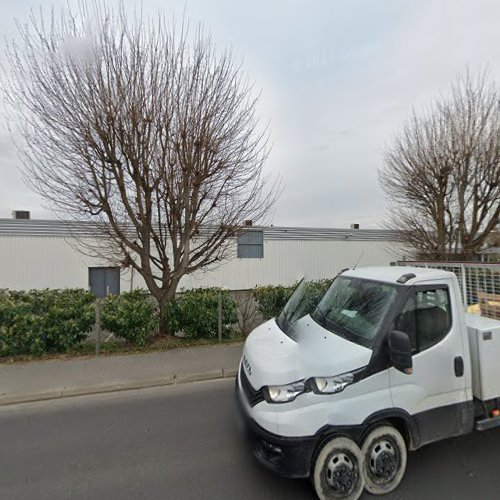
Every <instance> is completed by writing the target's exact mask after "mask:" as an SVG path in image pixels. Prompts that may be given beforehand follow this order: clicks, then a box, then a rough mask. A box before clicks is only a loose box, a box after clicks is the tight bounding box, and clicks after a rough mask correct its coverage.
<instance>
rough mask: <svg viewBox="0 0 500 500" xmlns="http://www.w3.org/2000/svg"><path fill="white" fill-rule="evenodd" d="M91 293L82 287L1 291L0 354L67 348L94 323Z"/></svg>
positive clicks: (50, 351) (37, 353)
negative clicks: (80, 288) (81, 288)
mask: <svg viewBox="0 0 500 500" xmlns="http://www.w3.org/2000/svg"><path fill="white" fill-rule="evenodd" d="M93 301H94V296H93V295H92V294H91V293H90V292H87V291H85V290H79V289H67V290H30V291H26V292H18V291H8V290H2V291H1V292H0V356H15V355H20V354H28V355H33V356H40V355H42V354H45V353H61V352H68V351H70V350H71V349H73V348H75V347H76V346H77V345H78V344H79V343H80V342H81V341H82V340H84V339H85V338H86V336H87V333H88V332H89V330H90V329H91V327H92V325H93V323H94V307H93Z"/></svg>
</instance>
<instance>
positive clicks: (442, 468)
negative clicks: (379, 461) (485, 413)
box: [0, 380, 500, 500]
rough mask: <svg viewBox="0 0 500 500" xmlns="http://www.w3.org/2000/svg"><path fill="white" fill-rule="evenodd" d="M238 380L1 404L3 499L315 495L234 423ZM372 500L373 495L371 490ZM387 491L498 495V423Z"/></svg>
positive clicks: (422, 456)
mask: <svg viewBox="0 0 500 500" xmlns="http://www.w3.org/2000/svg"><path fill="white" fill-rule="evenodd" d="M233 383H234V382H233V381H232V380H221V381H212V382H199V383H196V384H183V385H180V386H171V387H165V388H161V389H145V390H141V391H134V392H123V393H115V394H111V395H110V394H108V395H99V396H87V397H79V398H71V399H66V400H59V401H53V402H43V403H33V404H24V405H17V406H11V407H4V408H2V409H0V446H1V453H0V499H1V500H16V499H23V500H29V499H50V500H56V499H92V500H101V499H102V500H110V499H120V500H128V499H168V500H176V499H183V500H184V499H217V500H223V499H231V500H233V499H238V500H244V499H263V500H265V499H287V500H289V499H290V500H292V499H299V498H300V499H314V498H315V497H314V494H313V492H312V489H311V487H310V485H309V482H308V481H305V480H304V481H294V480H287V479H282V478H278V477H276V476H274V475H273V474H271V473H268V472H267V471H266V470H264V469H263V468H262V467H261V466H260V465H259V464H257V463H256V462H255V461H254V459H253V457H252V456H251V455H250V453H249V451H248V449H247V448H246V446H245V444H244V442H243V441H242V438H241V436H240V434H239V432H238V430H237V427H236V425H235V419H234V413H233V412H234V408H233V400H232V390H233ZM365 497H366V498H375V497H370V496H368V495H365ZM384 498H387V499H426V500H428V499H439V500H444V499H478V500H479V499H480V500H483V499H497V498H500V430H498V431H495V430H493V431H486V432H484V433H477V434H473V435H470V436H466V437H463V438H458V439H453V440H449V441H446V442H443V443H439V444H434V445H430V446H428V447H425V448H423V449H421V450H419V451H417V452H413V453H411V454H410V456H409V462H408V469H407V473H406V477H405V479H404V482H403V483H402V485H401V486H400V488H399V489H398V490H397V492H395V493H394V494H392V495H387V496H386V497H384Z"/></svg>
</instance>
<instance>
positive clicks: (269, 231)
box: [0, 213, 402, 295]
mask: <svg viewBox="0 0 500 500" xmlns="http://www.w3.org/2000/svg"><path fill="white" fill-rule="evenodd" d="M17 214H18V216H19V215H20V214H24V213H17ZM27 217H29V214H28V215H27ZM89 228H90V225H89V223H74V222H64V221H58V220H36V219H29V218H23V219H20V218H12V219H0V288H9V289H13V290H26V289H42V288H74V287H78V288H84V289H91V290H92V291H94V292H95V293H97V294H99V295H102V294H105V293H108V292H109V293H117V292H119V291H127V290H130V289H132V288H136V287H141V286H142V280H141V279H140V277H139V276H138V275H137V272H136V273H135V276H134V273H132V272H131V270H130V269H120V267H119V266H117V265H115V264H114V263H113V262H110V261H105V260H102V259H99V258H95V257H89V256H87V255H84V254H83V253H81V252H80V251H79V248H78V245H79V242H80V241H82V238H92V237H94V236H92V231H91V230H89ZM234 245H235V247H234V250H235V251H234V257H233V258H231V259H230V260H228V261H227V262H225V263H223V264H221V265H220V266H219V267H217V268H216V269H211V270H209V271H203V272H198V273H195V274H192V275H189V276H186V277H184V279H183V280H182V281H181V284H180V288H185V289H188V288H195V287H208V286H221V287H224V288H227V289H230V290H247V289H250V288H253V287H255V286H260V285H278V284H282V285H290V284H293V283H294V282H295V281H296V280H297V279H299V278H300V277H301V276H303V275H306V276H308V277H310V278H311V279H321V278H331V277H333V276H334V275H335V274H336V273H338V272H339V271H340V270H341V269H343V268H346V267H352V266H354V265H356V264H358V265H359V266H368V265H388V264H389V263H390V262H391V261H394V260H397V259H398V258H401V257H402V255H401V254H400V253H398V251H400V246H399V244H398V242H397V236H396V234H395V233H394V232H391V231H386V230H378V229H359V226H357V225H355V224H353V225H352V227H351V228H349V229H332V228H300V227H274V226H270V227H248V228H246V230H245V232H244V233H243V234H242V235H241V236H239V237H238V238H234Z"/></svg>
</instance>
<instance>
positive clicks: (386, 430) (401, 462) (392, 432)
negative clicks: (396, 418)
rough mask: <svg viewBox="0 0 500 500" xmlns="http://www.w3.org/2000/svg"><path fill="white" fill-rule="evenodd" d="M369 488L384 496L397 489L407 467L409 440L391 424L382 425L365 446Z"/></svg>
mask: <svg viewBox="0 0 500 500" xmlns="http://www.w3.org/2000/svg"><path fill="white" fill-rule="evenodd" d="M361 454H362V456H363V477H364V480H365V488H366V491H368V492H369V493H371V494H372V495H384V494H386V493H389V492H391V491H393V490H395V489H396V488H397V487H398V486H399V483H400V482H401V480H402V479H403V476H404V474H405V470H406V456H407V453H406V443H405V441H404V439H403V436H401V433H400V432H399V431H398V430H397V429H395V428H394V427H392V426H391V425H381V426H379V427H376V428H375V429H373V430H372V431H371V432H370V433H369V434H368V436H367V437H366V439H365V441H364V443H363V447H362V449H361Z"/></svg>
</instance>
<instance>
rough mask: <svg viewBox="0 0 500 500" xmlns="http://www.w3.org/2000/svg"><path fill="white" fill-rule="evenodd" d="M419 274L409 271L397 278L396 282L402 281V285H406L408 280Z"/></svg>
mask: <svg viewBox="0 0 500 500" xmlns="http://www.w3.org/2000/svg"><path fill="white" fill-rule="evenodd" d="M416 277H417V275H416V274H413V273H407V274H403V276H400V277H399V278H398V279H397V280H396V283H401V284H402V285H404V284H405V283H406V282H407V281H409V280H411V279H413V278H416Z"/></svg>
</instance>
